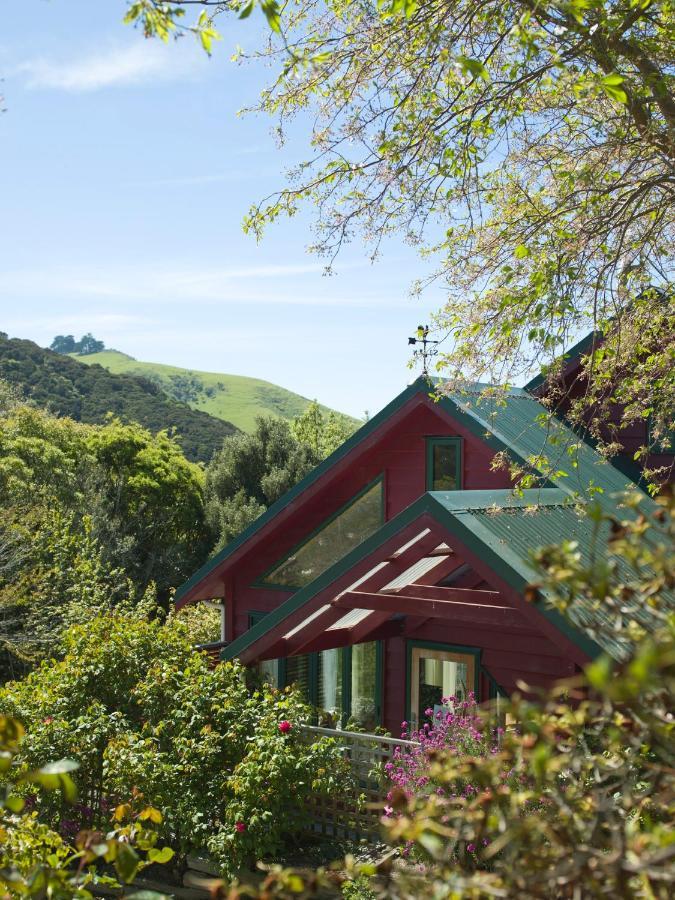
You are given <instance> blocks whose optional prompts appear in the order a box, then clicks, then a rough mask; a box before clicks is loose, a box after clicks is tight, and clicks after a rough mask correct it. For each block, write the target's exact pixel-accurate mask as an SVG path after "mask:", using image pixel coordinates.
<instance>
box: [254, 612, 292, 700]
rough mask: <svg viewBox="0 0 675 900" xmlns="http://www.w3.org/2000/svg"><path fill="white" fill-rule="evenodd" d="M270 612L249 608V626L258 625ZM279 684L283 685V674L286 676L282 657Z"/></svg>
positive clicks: (279, 666) (278, 671) (278, 675)
mask: <svg viewBox="0 0 675 900" xmlns="http://www.w3.org/2000/svg"><path fill="white" fill-rule="evenodd" d="M268 615H269V612H264V611H263V610H261V609H249V611H248V614H247V621H248V627H249V628H253V626H254V625H257V624H258V622H262V620H263V619H264V618H265V616H268ZM276 662H277V684H278V685H279V687H283V683H282V675H283V676H284V677H285V675H286V672H285V669H284V667H283V666H282V662H283V660H282V659H277V661H276Z"/></svg>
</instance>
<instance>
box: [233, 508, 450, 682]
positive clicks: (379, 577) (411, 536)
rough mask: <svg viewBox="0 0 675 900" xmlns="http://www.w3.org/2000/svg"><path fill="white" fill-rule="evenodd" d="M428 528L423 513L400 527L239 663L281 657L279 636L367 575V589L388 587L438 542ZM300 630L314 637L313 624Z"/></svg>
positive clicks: (244, 654)
mask: <svg viewBox="0 0 675 900" xmlns="http://www.w3.org/2000/svg"><path fill="white" fill-rule="evenodd" d="M432 528H433V529H435V530H436V531H438V530H439V526H438V523H437V522H436V521H435V520H434V519H433V518H432V517H431V516H429V515H427V514H423V515H421V516H420V517H419V518H418V519H417V520H415V521H414V522H411V523H410V524H408V525H406V526H405V527H403V528H401V529H400V531H398V532H397V533H396V534H395V535H392V536H391V537H390V538H389V539H388V540H387V541H385V542H384V543H383V544H382V545H381V546H380V547H378V548H377V549H376V550H374V551H373V552H372V553H371V554H369V555H368V556H367V557H365V558H364V559H362V560H361V562H359V563H358V564H356V565H355V566H353V567H352V568H351V569H350V570H349V571H347V572H344V573H343V574H342V575H340V576H339V577H338V578H336V579H335V581H333V582H332V583H331V584H329V585H327V586H326V587H325V588H323V589H322V590H320V591H319V592H318V593H317V594H315V596H314V597H312V599H311V600H310V601H309V602H307V603H305V604H303V605H302V606H299V607H297V608H296V609H295V610H293V612H291V613H289V614H288V615H287V616H286V618H285V619H284V621H283V622H282V623H279V624H278V625H277V626H276V627H275V628H270V629H269V630H268V631H267V632H266V633H265V634H263V635H261V636H260V638H258V640H257V641H255V643H253V644H251V645H250V646H248V647H247V648H246V649H245V650H242V652H241V653H240V654H239V659H240V660H241V662H242V663H244V665H250V664H251V663H253V662H257V661H258V660H260V659H274V658H276V657H278V656H284V655H285V650H284V647H285V644H284V641H283V639H282V638H283V635H284V634H288V632H289V631H292V630H293V629H294V628H296V627H297V626H298V625H300V624H302V623H303V622H305V621H306V620H307V618H308V617H309V616H311V615H312V613H314V612H316V610H317V609H319V608H320V607H321V606H325V605H326V604H329V603H330V602H331V600H333V599H334V598H335V596H336V595H338V594H339V593H340V592H341V591H344V590H348V589H349V588H350V586H351V585H353V584H354V583H355V582H357V581H358V580H359V579H360V578H363V577H364V576H368V577H367V579H366V580H365V581H364V582H363V584H364V585H366V584H367V585H368V586H369V587H370V586H371V585H372V586H373V587H374V589H375V590H379V588H381V587H383V586H384V585H385V584H388V583H389V582H390V581H392V580H393V579H394V578H396V576H397V575H399V574H400V573H401V572H404V571H405V570H406V569H408V568H409V567H410V566H411V565H412V564H413V563H414V562H415V561H416V560H417V559H419V558H420V557H421V556H424V554H425V553H426V552H427V551H429V550H433V549H434V548H435V547H437V546H438V545H439V544H440V543H441V541H442V538H441V537H438V536H434V534H433V533H432V531H431V529H432ZM425 529H427V532H426V534H424V535H422V537H418V536H419V535H420V534H421V533H422V532H423V531H424V530H425ZM411 541H412V542H413V543H412V544H411V545H410V546H409V547H406V544H408V543H410V542H411ZM401 548H405V549H401ZM387 559H391V560H392V562H391V563H390V564H388V565H386V566H383V567H382V568H381V569H379V570H378V571H377V572H375V573H374V574H373V575H370V576H369V575H368V573H369V572H371V571H372V569H373V568H374V567H375V566H376V565H377V563H378V562H380V561H382V560H387ZM313 626H314V627H313ZM303 631H306V635H307V639H308V640H309V639H310V638H311V637H312V636H314V635H316V634H317V630H316V627H315V623H314V622H309V623H307V629H305V628H304V627H303Z"/></svg>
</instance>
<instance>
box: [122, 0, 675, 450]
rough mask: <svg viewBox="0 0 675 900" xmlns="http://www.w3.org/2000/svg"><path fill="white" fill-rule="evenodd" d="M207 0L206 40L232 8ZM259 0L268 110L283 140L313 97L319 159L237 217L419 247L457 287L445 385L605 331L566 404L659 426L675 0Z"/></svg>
mask: <svg viewBox="0 0 675 900" xmlns="http://www.w3.org/2000/svg"><path fill="white" fill-rule="evenodd" d="M255 3H256V0H242V3H241V4H240V5H238V6H237V7H236V8H238V9H239V12H240V15H241V16H242V17H243V16H247V15H248V14H250V12H251V11H252V10H253V8H254V6H255ZM193 5H194V4H189V5H188V4H182V3H180V2H176V3H172V4H167V3H163V2H155V0H143V2H140V3H133V4H132V5H131V7H130V11H129V18H130V19H135V20H136V21H142V22H143V24H144V27H145V28H146V31H147V32H148V33H149V34H153V33H154V34H160V35H162V34H163V32H162V29H165V31H164V33H165V34H168V33H169V32H168V31H167V30H166V29H170V28H172V27H181V22H182V21H183V20H182V19H181V18H180V17H179V14H181V15H182V13H183V12H184V11H185V10H184V8H183V7H185V8H190V7H192V6H193ZM198 5H199V6H202V7H203V10H202V14H201V16H200V18H199V20H198V21H197V22H196V23H195V24H194V26H188V27H192V28H193V29H194V30H195V31H196V33H197V34H198V35H199V36H201V33H200V29H210V30H213V25H214V21H216V18H217V16H218V15H219V14H220V13H221V12H223V11H224V10H225V9H228V10H229V9H231V7H230V6H226V5H225V4H222V3H215V2H204V3H201V4H198ZM259 5H260V8H261V9H262V10H263V12H264V13H265V15H266V16H267V18H268V21H269V23H270V26H271V37H270V40H269V43H268V47H267V50H266V51H263V53H264V54H267V55H269V56H271V57H272V58H273V59H274V60H276V61H277V63H278V66H279V74H278V76H277V78H276V80H275V81H274V83H273V84H272V86H271V87H270V88H269V90H267V91H266V92H265V93H264V94H263V97H262V101H261V104H260V108H261V109H263V110H265V111H266V112H268V113H270V114H272V115H274V116H275V117H276V118H278V119H280V122H281V133H282V134H283V129H284V126H285V124H286V123H287V122H288V121H289V120H290V119H291V117H292V116H293V115H294V114H295V113H296V112H297V111H298V110H303V109H307V108H309V109H311V110H313V111H314V113H315V117H314V119H313V134H312V146H313V155H312V156H311V158H310V159H308V160H307V161H306V162H305V163H303V164H302V165H301V166H299V167H298V168H297V170H296V172H295V175H294V178H293V180H292V182H291V184H290V185H289V186H288V187H287V188H285V189H283V190H282V191H280V192H279V193H278V194H276V195H274V196H272V197H271V198H268V200H267V201H264V202H262V203H261V204H259V205H257V206H255V207H254V208H253V210H252V212H251V215H250V216H249V218H248V219H247V221H246V227H247V228H248V229H250V230H252V231H254V232H255V233H256V234H260V233H261V232H262V230H263V228H264V227H265V225H266V224H267V223H268V222H270V221H273V220H274V219H275V218H277V217H278V216H279V215H281V214H284V213H285V214H293V213H294V212H295V211H296V209H297V207H298V205H299V204H301V203H303V202H309V203H310V204H311V205H312V206H313V208H314V209H315V210H316V211H317V240H316V244H315V249H316V250H317V251H318V252H319V253H322V254H325V255H327V257H328V258H329V259H330V260H331V261H332V260H333V259H334V258H335V256H336V254H338V253H339V251H340V248H341V247H342V246H343V244H344V243H345V242H347V241H349V240H351V239H352V238H354V236H355V235H356V234H357V233H358V232H359V231H360V232H361V233H362V234H364V235H365V237H366V239H367V240H368V241H370V243H371V246H372V249H373V254H377V252H378V250H379V247H380V244H381V242H382V241H383V239H385V238H386V237H387V236H388V235H392V234H395V235H398V236H401V237H403V238H404V239H406V240H407V241H409V242H411V243H413V244H415V245H417V246H419V247H420V249H421V250H422V252H423V253H424V254H428V255H429V256H430V257H431V258H432V259H433V260H435V267H434V268H433V270H431V271H430V274H429V278H428V279H427V280H428V281H432V280H437V281H439V282H440V283H441V284H442V285H443V287H444V288H445V290H446V292H447V297H448V300H447V303H446V305H445V306H444V308H443V309H442V310H441V311H440V312H439V314H438V316H437V318H436V322H435V324H436V326H437V328H438V329H439V330H440V331H441V332H444V333H447V334H448V335H450V336H451V337H452V340H451V341H448V342H447V343H446V344H445V346H447V347H449V348H450V349H449V350H447V351H446V352H445V353H444V355H443V356H441V357H440V362H439V366H440V369H441V371H442V372H443V374H444V375H445V376H446V377H448V378H449V379H451V380H454V381H457V380H461V379H470V380H478V381H485V380H494V381H501V382H514V381H516V380H517V379H519V378H522V377H524V376H525V375H526V373H528V372H532V371H535V370H538V369H539V367H540V366H542V365H549V366H551V365H553V364H554V363H555V361H556V360H557V359H559V358H560V355H561V351H562V350H563V349H564V348H565V347H568V346H569V345H570V343H571V342H572V341H573V340H574V339H575V338H576V337H577V336H579V335H580V334H581V333H583V332H586V331H589V330H590V329H593V330H595V331H596V332H599V333H601V334H602V335H603V342H602V345H601V346H600V345H598V344H596V345H594V347H593V351H592V352H591V353H590V354H589V355H588V357H587V359H586V363H585V369H586V375H587V386H586V391H585V395H584V397H582V398H581V399H580V400H579V401H578V402H577V403H576V404H575V405H573V408H572V410H571V415H572V417H573V418H574V417H576V418H577V419H579V420H581V419H582V418H583V417H584V414H585V411H586V410H587V409H588V407H589V406H591V405H594V406H595V407H596V410H597V414H594V416H593V420H594V422H593V424H592V428H595V430H596V432H598V433H599V430H598V429H599V426H598V424H597V423H598V422H601V421H602V420H603V419H604V420H605V421H606V419H607V418H608V417H609V416H611V415H614V414H615V413H616V409H615V408H614V407H615V406H616V405H617V404H618V405H619V407H620V409H621V410H622V415H623V424H629V423H631V422H634V421H636V420H638V419H642V418H644V417H646V416H649V417H650V419H651V422H652V426H653V427H652V429H651V434H653V435H655V436H656V439H657V440H666V436H667V433H668V430H669V428H670V427H671V425H672V422H673V412H674V407H675V399H674V398H675V385H674V383H673V374H672V373H673V366H672V358H673V354H674V353H675V338H674V334H673V322H675V315H674V313H675V307H674V301H673V291H672V285H671V278H672V264H673V253H672V248H673V246H675V242H674V241H673V237H674V236H675V235H674V228H673V219H674V216H673V194H674V190H673V189H674V187H675V174H674V171H673V162H674V159H675V99H674V98H673V73H672V60H673V58H675V53H674V50H675V29H674V28H673V6H672V3H670V2H669V0H516V2H513V3H509V4H505V3H502V2H499V0H487V2H482V3H478V2H476V0H429V2H424V3H420V2H418V0H380V2H377V3H375V2H370V0H356V2H354V0H327V2H322V3H318V2H315V0H299V2H298V3H297V4H296V5H294V6H293V7H290V8H284V12H283V14H282V15H281V17H280V16H279V9H278V7H277V4H276V3H274V2H268V0H260V4H259ZM183 27H185V26H183ZM280 32H281V35H280V38H278V37H277V35H278V34H279V33H280ZM202 41H203V42H204V39H203V38H202ZM206 43H207V44H209V43H210V41H209V39H208V38H207V39H206ZM417 287H418V288H421V287H422V284H420V285H417Z"/></svg>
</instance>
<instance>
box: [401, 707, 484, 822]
mask: <svg viewBox="0 0 675 900" xmlns="http://www.w3.org/2000/svg"><path fill="white" fill-rule="evenodd" d="M441 703H442V705H443V707H445V709H444V710H442V711H441V710H439V711H437V712H436V713H434V711H433V709H427V710H425V715H426V716H427V718H428V719H429V720H430V721H429V722H426V723H424V724H423V725H422V726H421V727H420V728H419V729H417V730H414V731H412V732H410V733H408V731H407V728H408V723H407V722H403V723H402V725H401V727H402V728H403V729H404V730H403V732H402V734H401V737H402V738H403V739H404V740H410V741H414V742H415V744H416V746H414V747H406V748H402V747H396V748H395V750H394V754H393V758H392V761H391V762H388V763H387V764H386V765H385V767H384V770H385V774H386V776H387V779H388V781H389V782H391V784H392V785H393V788H392V789H391V790H390V791H389V793H388V795H387V800H388V801H391V800H392V799H393V798H394V796H396V793H397V792H398V793H399V795H400V793H401V792H402V793H403V794H404V795H405V797H406V798H407V799H413V798H415V797H421V796H424V795H427V794H430V793H432V792H433V791H435V792H436V793H439V792H443V793H444V792H445V788H443V787H441V786H440V785H438V784H435V783H434V780H433V777H432V774H431V764H432V762H433V760H434V759H435V757H436V756H437V754H438V753H453V754H457V755H459V756H464V755H468V756H473V757H479V756H487V755H488V754H491V753H495V752H496V751H497V749H498V748H497V742H496V736H495V739H493V738H492V737H491V736H489V735H488V734H486V732H485V729H484V721H483V720H482V718H481V715H480V713H479V710H478V704H477V703H476V701H475V698H474V695H473V694H469V697H468V699H467V700H462V701H458V700H457V698H456V697H444V698H443V700H442V701H441ZM473 791H474V787H473V785H471V784H459V783H458V784H457V785H455V793H458V794H459V793H464V794H466V795H470V794H471V793H473ZM386 812H387V815H391V812H392V808H391V806H387V807H386Z"/></svg>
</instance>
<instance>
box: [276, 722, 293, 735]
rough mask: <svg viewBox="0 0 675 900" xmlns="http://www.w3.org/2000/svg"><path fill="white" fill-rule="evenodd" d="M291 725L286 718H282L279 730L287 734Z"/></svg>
mask: <svg viewBox="0 0 675 900" xmlns="http://www.w3.org/2000/svg"><path fill="white" fill-rule="evenodd" d="M292 727H293V726H292V725H291V723H290V722H288V721H287V720H286V719H283V720H282V721H281V722H279V731H280V732H281V733H282V734H288V732H289V731H290V730H291V728H292Z"/></svg>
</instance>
